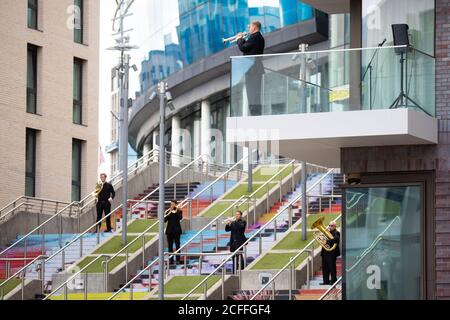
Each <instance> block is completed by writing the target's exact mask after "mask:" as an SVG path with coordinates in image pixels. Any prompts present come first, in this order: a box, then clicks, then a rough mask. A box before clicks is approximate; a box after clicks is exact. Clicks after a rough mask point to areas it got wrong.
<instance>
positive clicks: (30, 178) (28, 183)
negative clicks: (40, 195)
mask: <svg viewBox="0 0 450 320" xmlns="http://www.w3.org/2000/svg"><path fill="white" fill-rule="evenodd" d="M36 133H37V131H36V130H33V129H29V128H27V131H26V137H25V196H27V197H35V196H36Z"/></svg>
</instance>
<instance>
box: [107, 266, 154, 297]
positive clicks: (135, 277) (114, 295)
mask: <svg viewBox="0 0 450 320" xmlns="http://www.w3.org/2000/svg"><path fill="white" fill-rule="evenodd" d="M157 261H158V259H155V260H153V261H152V262H151V263H150V264H149V265H147V266H146V267H145V268H143V269H142V270H141V271H139V272H138V273H137V274H136V275H135V276H134V277H133V278H131V280H130V281H128V282H127V283H126V284H125V285H124V286H123V287H122V288H125V287H128V286H129V285H130V284H131V283H133V281H134V280H136V279H137V278H138V277H140V276H141V275H142V274H143V273H144V272H145V271H147V269H150V268H152V267H153V265H154V264H155V263H156V262H157ZM149 279H150V277H149ZM122 288H121V289H119V290H117V292H116V293H114V294H113V295H112V296H111V297H109V298H108V300H112V299H113V298H114V297H116V296H117V295H118V294H119V293H120V292H121V291H122ZM149 288H151V286H150V283H149ZM131 295H132V292H131Z"/></svg>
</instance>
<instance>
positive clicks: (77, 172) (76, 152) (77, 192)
mask: <svg viewBox="0 0 450 320" xmlns="http://www.w3.org/2000/svg"><path fill="white" fill-rule="evenodd" d="M80 199H81V141H80V140H75V139H74V140H73V141H72V201H79V200H80Z"/></svg>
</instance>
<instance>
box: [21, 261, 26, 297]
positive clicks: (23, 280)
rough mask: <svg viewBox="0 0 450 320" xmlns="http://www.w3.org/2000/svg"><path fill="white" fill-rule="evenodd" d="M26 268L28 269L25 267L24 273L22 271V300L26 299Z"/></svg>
mask: <svg viewBox="0 0 450 320" xmlns="http://www.w3.org/2000/svg"><path fill="white" fill-rule="evenodd" d="M26 270H27V269H25V270H24V271H23V272H22V273H21V275H22V277H21V279H20V280H21V281H20V287H21V288H20V289H21V295H22V301H23V300H25V299H24V298H25V273H26Z"/></svg>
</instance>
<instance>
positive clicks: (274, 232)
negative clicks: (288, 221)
mask: <svg viewBox="0 0 450 320" xmlns="http://www.w3.org/2000/svg"><path fill="white" fill-rule="evenodd" d="M273 241H277V219H275V220H274V221H273Z"/></svg>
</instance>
